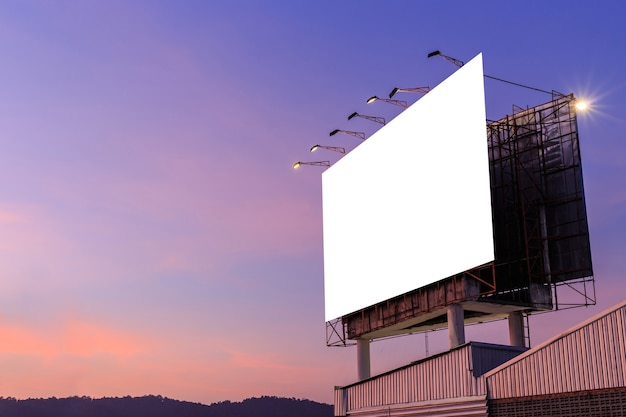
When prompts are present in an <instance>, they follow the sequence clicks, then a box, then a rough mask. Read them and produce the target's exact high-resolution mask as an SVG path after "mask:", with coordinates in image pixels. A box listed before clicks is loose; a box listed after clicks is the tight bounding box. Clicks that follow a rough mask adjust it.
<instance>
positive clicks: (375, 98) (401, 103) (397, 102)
mask: <svg viewBox="0 0 626 417" xmlns="http://www.w3.org/2000/svg"><path fill="white" fill-rule="evenodd" d="M375 101H382V102H384V103H389V104H393V105H394V106H399V107H402V108H404V109H406V108H407V107H409V105H408V104H407V102H406V101H403V100H389V99H387V98H380V97H378V96H372V97H370V98H368V99H367V101H366V103H367V104H370V103H373V102H375Z"/></svg>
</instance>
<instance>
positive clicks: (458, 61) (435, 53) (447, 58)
mask: <svg viewBox="0 0 626 417" xmlns="http://www.w3.org/2000/svg"><path fill="white" fill-rule="evenodd" d="M433 56H440V57H442V58H443V59H445V60H446V61H448V62H451V63H453V64H454V65H456V66H457V67H459V68H460V67H462V66H463V65H465V63H464V62H463V61H461V60H459V59H456V58H452V57H451V56H448V55H444V54H442V53H441V51H439V50H437V51H433V52H431V53H429V54H428V57H427V58H432V57H433ZM483 76H484V77H485V78H489V79H491V80H495V81H501V82H503V83H507V84H512V85H516V86H518V87H523V88H528V89H529V90H535V91H539V92H541V93H546V94H550V95H552V96H553V95H554V91H546V90H542V89H540V88H535V87H529V86H527V85H524V84H519V83H514V82H513V81H507V80H503V79H502V78H497V77H493V76H491V75H487V74H483Z"/></svg>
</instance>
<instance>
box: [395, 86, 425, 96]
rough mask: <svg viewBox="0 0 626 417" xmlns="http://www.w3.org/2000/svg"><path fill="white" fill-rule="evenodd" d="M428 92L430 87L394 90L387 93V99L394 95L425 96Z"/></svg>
mask: <svg viewBox="0 0 626 417" xmlns="http://www.w3.org/2000/svg"><path fill="white" fill-rule="evenodd" d="M429 91H430V87H413V88H398V87H396V88H394V89H393V90H391V93H389V98H391V97H393V96H394V95H395V94H396V93H420V94H426V93H428V92H429Z"/></svg>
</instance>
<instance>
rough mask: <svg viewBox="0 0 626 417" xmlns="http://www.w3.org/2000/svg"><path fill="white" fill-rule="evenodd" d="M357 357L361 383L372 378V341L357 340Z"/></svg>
mask: <svg viewBox="0 0 626 417" xmlns="http://www.w3.org/2000/svg"><path fill="white" fill-rule="evenodd" d="M356 357H357V368H358V373H359V381H363V380H365V379H367V378H369V377H370V376H371V374H370V341H369V340H367V339H357V340H356Z"/></svg>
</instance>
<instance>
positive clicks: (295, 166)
mask: <svg viewBox="0 0 626 417" xmlns="http://www.w3.org/2000/svg"><path fill="white" fill-rule="evenodd" d="M300 165H302V163H301V162H296V163H295V164H293V169H296V168H298V167H299V166H300Z"/></svg>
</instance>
